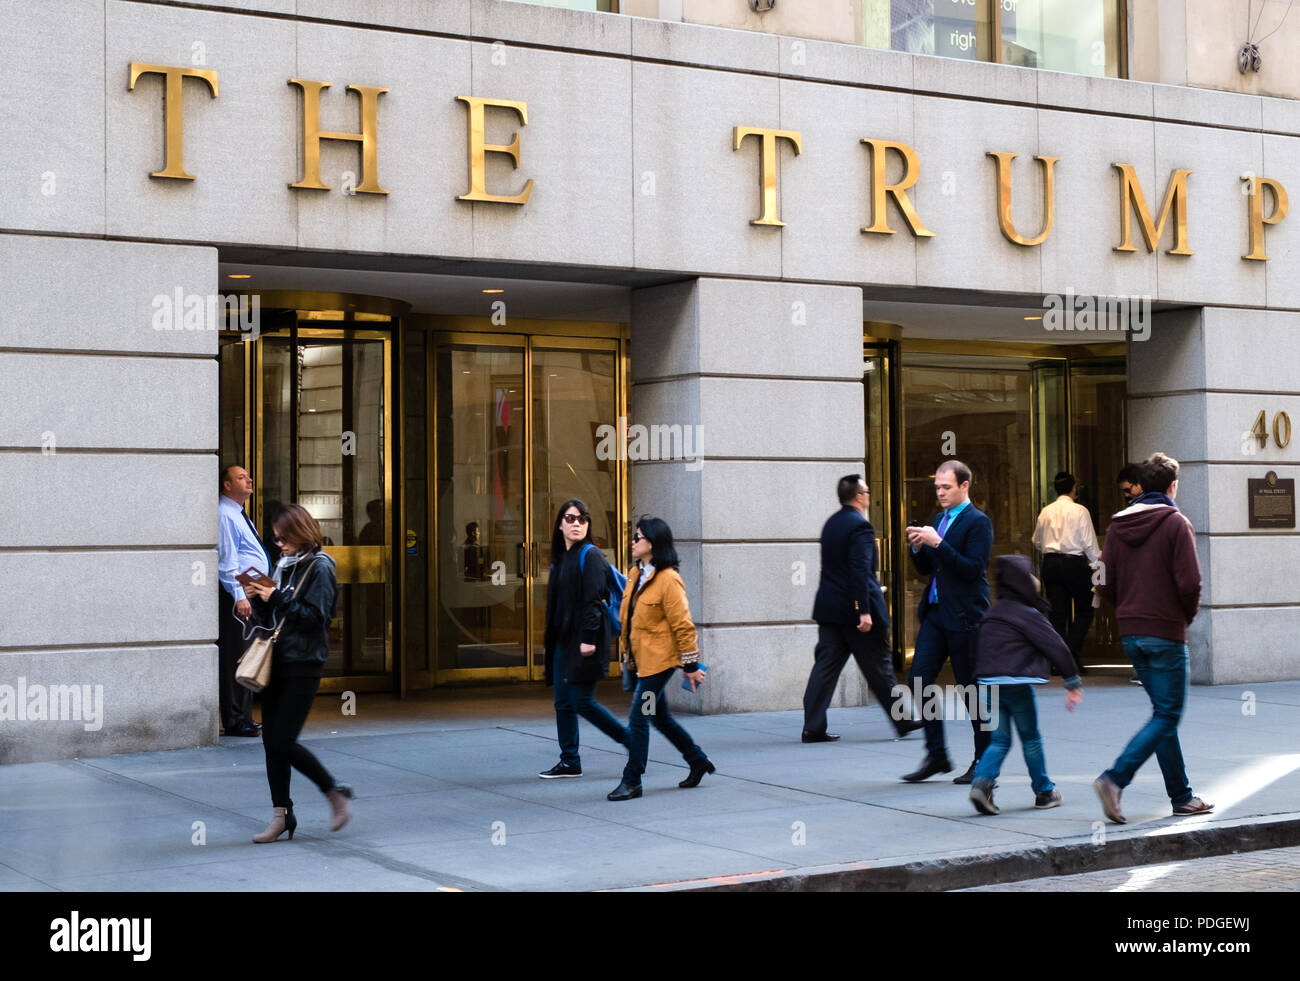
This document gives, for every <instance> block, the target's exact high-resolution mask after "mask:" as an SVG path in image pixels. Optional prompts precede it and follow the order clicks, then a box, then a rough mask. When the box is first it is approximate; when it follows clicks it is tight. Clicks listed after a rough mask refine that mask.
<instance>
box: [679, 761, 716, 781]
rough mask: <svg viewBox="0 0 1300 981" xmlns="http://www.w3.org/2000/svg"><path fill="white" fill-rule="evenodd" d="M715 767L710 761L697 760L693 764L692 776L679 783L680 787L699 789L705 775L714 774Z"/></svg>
mask: <svg viewBox="0 0 1300 981" xmlns="http://www.w3.org/2000/svg"><path fill="white" fill-rule="evenodd" d="M713 770H714V766H713V764H712V763H710V762H709V761H708V760H696V761H695V762H694V763H692V764H691V775H690V776H689V777H687V778H686V779H685V780H683V781H682V782H681V783H679V784H678V785H677V786H679V787H698V786H699V785H700V781H701V780H703V779H704V774H706V773H712V772H713Z"/></svg>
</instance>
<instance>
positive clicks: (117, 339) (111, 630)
mask: <svg viewBox="0 0 1300 981" xmlns="http://www.w3.org/2000/svg"><path fill="white" fill-rule="evenodd" d="M216 282H217V258H216V250H215V249H208V248H190V247H185V246H161V245H143V244H128V243H119V242H105V241H100V240H90V239H77V238H57V237H42V236H36V235H0V378H2V379H3V380H4V388H3V393H4V394H3V399H0V501H3V502H4V506H3V508H0V609H3V610H4V614H3V615H2V616H0V763H15V762H24V761H31V760H48V759H61V758H66V757H70V756H106V755H109V754H111V753H121V752H136V751H142V750H159V749H173V748H178V747H183V746H196V745H212V744H214V743H216V741H217V729H218V719H217V653H216V646H215V643H214V638H215V636H216V631H217V623H216V613H217V594H216V590H217V588H218V586H217V565H216V551H215V543H216V540H217V496H218V487H217V460H216V456H215V450H216V445H217V433H218V429H217V376H218V370H217V364H216V361H215V360H214V358H213V356H214V355H215V353H216V350H217V335H216V333H215V331H214V330H212V329H210V328H211V325H210V324H208V323H207V322H206V318H205V319H204V323H203V325H202V329H192V330H184V329H180V330H159V329H155V323H157V324H159V325H162V323H163V322H162V321H161V320H158V321H155V315H158V316H159V317H161V316H162V315H163V312H164V310H163V308H164V307H168V308H170V307H171V306H172V305H174V304H175V302H176V294H177V291H178V290H179V291H180V293H181V296H182V297H186V298H188V297H194V296H197V297H206V296H207V295H209V294H212V293H214V292H215V288H216ZM173 312H174V311H173ZM98 686H102V688H101V687H98ZM100 692H102V701H101V700H100V696H99V693H100ZM87 696H89V697H88V698H87ZM42 702H44V703H45V704H44V707H45V712H44V714H45V715H46V718H45V719H44V720H42V719H36V718H32V717H31V716H33V715H37V714H40V712H39V703H42ZM16 703H21V704H16ZM87 703H88V704H87ZM98 708H102V718H100V719H95V718H93V715H95V714H96V713H97V711H98ZM78 709H79V710H80V711H79V712H78V711H77V710H78ZM77 714H80V715H81V718H80V719H76V718H69V716H74V715H77ZM55 716H60V717H61V718H60V719H58V720H56V719H55ZM87 716H92V717H91V718H87Z"/></svg>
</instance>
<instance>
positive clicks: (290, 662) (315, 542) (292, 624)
mask: <svg viewBox="0 0 1300 981" xmlns="http://www.w3.org/2000/svg"><path fill="white" fill-rule="evenodd" d="M271 530H272V532H273V534H274V535H275V542H276V544H277V545H278V546H279V547H280V552H281V555H280V561H279V562H278V563H276V566H275V573H274V579H275V585H274V586H273V587H272V586H265V585H262V584H259V583H257V582H252V583H250V584H249V585H248V586H247V587H246V591H247V593H248V595H249V597H250V598H251V599H252V603H253V612H254V615H255V616H256V617H257V619H258V622H259V625H260V626H261V627H262V629H264V630H275V629H276V628H277V627H279V628H280V634H279V636H278V637H276V640H275V646H274V648H273V649H272V652H271V681H270V683H269V684H268V685H267V686H266V687H265V688H264V689H262V746H263V748H264V749H265V750H266V778H267V782H268V783H269V784H270V785H271V803H272V805H274V807H275V812H274V816H273V817H272V818H271V823H270V824H268V825H267V826H266V830H265V831H263V832H262V833H261V834H258V835H254V836H253V841H255V842H257V843H258V844H266V843H267V842H271V841H275V840H276V839H277V838H279V837H280V835H282V834H284V832H285V831H288V832H289V839H290V840H293V832H294V829H295V828H297V827H298V819H297V818H295V817H294V814H293V801H292V800H291V799H290V797H289V777H290V768H291V767H292V768H293V769H296V770H297V771H298V772H299V773H302V774H304V775H306V776H307V777H308V778H309V779H310V780H311V781H312V782H313V783H314V784H316V786H317V787H319V788H320V790H321V793H323V794H324V795H325V796H326V797H327V798H329V802H330V808H331V812H332V814H331V823H330V829H331V830H333V831H338V830H339V829H340V828H342V827H343V825H345V824H347V823H348V819H349V818H350V817H351V815H352V811H351V806H350V804H349V801H350V800H351V799H352V789H351V788H350V787H345V786H343V785H342V784H337V783H335V782H334V778H333V777H332V776H330V773H329V771H328V770H326V769H325V767H324V766H322V765H321V762H320V760H318V759H316V757H315V756H314V755H312V753H311V751H310V750H308V749H307V748H306V747H304V746H302V745H301V744H300V743H299V742H298V736H299V734H300V733H301V732H302V727H303V725H304V724H305V723H306V721H307V714H308V713H309V712H310V711H311V706H312V701H313V699H315V697H316V689H317V688H318V687H319V686H320V679H321V675H322V674H324V672H325V659H326V658H327V657H328V656H329V625H330V620H331V619H333V616H334V603H335V601H336V599H337V597H338V581H337V579H336V578H335V575H334V560H333V559H331V558H330V557H329V556H328V555H326V554H325V552H324V551H322V548H321V546H322V543H323V541H324V538H323V536H322V535H321V530H320V525H319V524H317V523H316V519H315V518H313V517H312V516H311V514H310V513H308V511H307V509H306V508H304V507H301V506H300V505H297V504H289V505H286V506H285V508H284V510H282V511H281V512H280V513H279V514H278V515H276V518H275V521H273V522H272V524H271Z"/></svg>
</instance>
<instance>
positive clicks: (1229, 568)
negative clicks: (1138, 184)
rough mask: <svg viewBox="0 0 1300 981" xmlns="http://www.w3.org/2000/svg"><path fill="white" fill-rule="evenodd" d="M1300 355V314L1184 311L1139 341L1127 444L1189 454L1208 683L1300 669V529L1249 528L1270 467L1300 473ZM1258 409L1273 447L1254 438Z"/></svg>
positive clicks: (1185, 467) (1199, 636) (1133, 347)
mask: <svg viewBox="0 0 1300 981" xmlns="http://www.w3.org/2000/svg"><path fill="white" fill-rule="evenodd" d="M1297 362H1300V314H1297V313H1285V312H1271V311H1264V310H1239V309H1226V308H1222V307H1207V308H1205V309H1203V310H1186V311H1176V312H1172V313H1167V314H1158V315H1157V316H1156V318H1155V324H1154V327H1153V329H1152V332H1151V336H1150V338H1149V339H1148V340H1146V341H1133V340H1131V339H1130V341H1129V396H1130V398H1129V452H1130V454H1131V455H1132V456H1133V457H1134V458H1135V459H1138V460H1140V459H1142V458H1144V457H1146V456H1147V455H1149V454H1150V453H1152V452H1154V451H1156V450H1163V451H1164V452H1165V453H1168V454H1169V455H1170V456H1172V457H1174V458H1175V459H1177V460H1178V461H1179V463H1180V464H1181V465H1182V470H1181V477H1180V480H1179V483H1178V505H1179V507H1180V508H1181V509H1182V510H1183V513H1184V514H1186V515H1187V517H1188V518H1189V519H1191V521H1192V523H1193V524H1194V525H1195V526H1196V532H1197V535H1196V541H1197V553H1198V556H1199V559H1200V562H1201V576H1202V580H1203V587H1202V594H1201V612H1200V613H1199V615H1198V616H1197V617H1196V620H1195V621H1194V622H1193V623H1192V626H1191V629H1190V631H1189V633H1188V645H1189V647H1190V651H1191V665H1192V680H1193V681H1194V682H1196V683H1199V684H1240V683H1245V682H1251V681H1280V680H1288V679H1289V680H1294V679H1297V678H1300V661H1298V660H1297V659H1296V656H1295V654H1296V650H1297V642H1296V637H1297V636H1300V575H1297V574H1296V570H1297V568H1300V534H1297V532H1296V530H1295V529H1251V528H1250V527H1249V520H1248V517H1249V511H1248V507H1249V501H1248V497H1247V483H1246V481H1247V479H1248V478H1252V477H1256V478H1262V477H1263V476H1264V475H1265V473H1267V472H1268V471H1270V470H1273V471H1276V472H1277V475H1278V476H1279V477H1283V478H1286V477H1291V478H1300V394H1298V393H1297V392H1296V378H1295V365H1296V363H1297ZM1260 410H1263V411H1264V414H1265V420H1266V429H1267V431H1268V441H1267V445H1266V446H1264V447H1261V446H1260V445H1259V442H1258V441H1257V440H1255V439H1253V438H1251V437H1250V435H1249V434H1250V430H1251V427H1252V425H1253V424H1254V422H1255V420H1256V419H1257V417H1258V416H1259V413H1260ZM1278 412H1286V413H1287V414H1288V415H1289V416H1290V418H1291V420H1292V422H1293V425H1295V426H1296V427H1297V432H1296V434H1295V435H1294V436H1293V437H1292V439H1291V441H1290V445H1288V446H1286V447H1279V446H1278V445H1277V443H1276V441H1275V440H1274V438H1273V422H1274V418H1275V416H1276V414H1277V413H1278ZM1283 435H1285V433H1283Z"/></svg>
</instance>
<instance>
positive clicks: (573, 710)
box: [554, 645, 627, 768]
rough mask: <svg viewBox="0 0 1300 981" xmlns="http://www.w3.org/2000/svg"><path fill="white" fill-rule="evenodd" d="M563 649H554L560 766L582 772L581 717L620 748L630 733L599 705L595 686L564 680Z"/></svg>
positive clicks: (589, 682) (625, 742) (607, 710)
mask: <svg viewBox="0 0 1300 981" xmlns="http://www.w3.org/2000/svg"><path fill="white" fill-rule="evenodd" d="M564 657H565V651H564V647H563V645H560V646H557V647H556V648H555V675H554V677H555V735H556V738H557V739H558V740H559V743H560V762H561V763H563V764H564V765H565V766H576V767H579V768H581V766H582V757H581V756H580V755H579V753H578V717H579V716H581V717H582V718H584V719H586V720H587V721H588V722H590V723H591V724H592V725H593V726H595V727H596V728H597V729H599V730H600V731H601V732H603V733H604V734H605V735H607V736H609V738H610V739H612V740H614V742H616V743H618V744H619V745H620V746H626V745H627V730H626V729H624V728H623V724H622V723H621V722H619V721H618V719H616V718H614V716H613V713H611V712H610V711H609V709H607V708H605V706H603V705H601V704H600V702H598V701H596V682H594V681H565V680H564V664H565V661H564Z"/></svg>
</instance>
